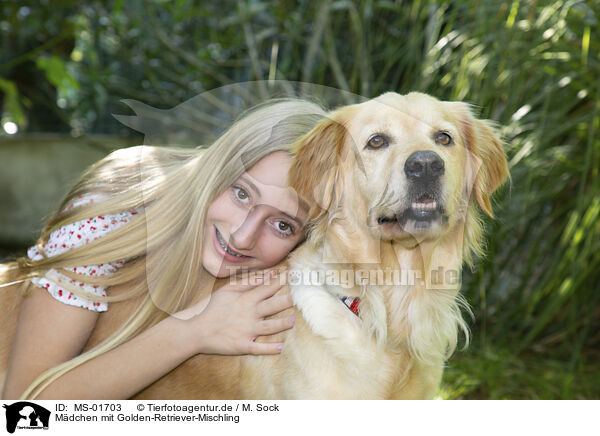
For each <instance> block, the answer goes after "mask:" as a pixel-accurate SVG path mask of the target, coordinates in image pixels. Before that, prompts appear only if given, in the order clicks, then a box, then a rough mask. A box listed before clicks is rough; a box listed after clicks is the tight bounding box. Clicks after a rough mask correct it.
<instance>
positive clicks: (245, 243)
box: [230, 211, 263, 250]
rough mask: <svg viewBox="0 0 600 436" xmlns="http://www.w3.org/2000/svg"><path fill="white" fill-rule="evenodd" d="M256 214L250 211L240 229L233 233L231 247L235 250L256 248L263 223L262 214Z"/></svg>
mask: <svg viewBox="0 0 600 436" xmlns="http://www.w3.org/2000/svg"><path fill="white" fill-rule="evenodd" d="M254 212H255V211H250V213H248V215H247V216H246V217H245V219H244V220H243V221H242V222H241V223H240V225H239V227H237V228H235V230H233V231H232V232H231V235H230V245H231V246H232V248H233V249H234V250H235V249H236V248H237V249H239V250H251V249H252V248H253V247H254V244H255V243H256V240H257V238H258V236H259V234H260V230H261V226H262V221H263V220H262V217H261V216H260V214H259V213H254Z"/></svg>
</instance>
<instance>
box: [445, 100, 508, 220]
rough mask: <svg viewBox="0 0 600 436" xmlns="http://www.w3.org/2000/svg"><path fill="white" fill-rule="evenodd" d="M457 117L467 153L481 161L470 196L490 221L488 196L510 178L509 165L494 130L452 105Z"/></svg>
mask: <svg viewBox="0 0 600 436" xmlns="http://www.w3.org/2000/svg"><path fill="white" fill-rule="evenodd" d="M451 104H452V105H453V106H454V108H455V109H458V111H459V113H460V119H459V128H460V131H461V135H462V137H463V140H464V143H465V146H466V147H467V149H468V151H469V152H470V153H472V154H473V156H475V157H476V158H477V159H478V160H480V167H479V169H478V171H477V174H476V175H475V176H474V185H473V191H472V192H473V193H474V194H475V200H476V201H477V204H478V205H479V207H480V208H481V210H482V211H483V212H485V213H486V214H487V215H489V216H490V217H493V216H494V215H493V212H492V204H491V202H490V196H491V195H492V193H493V192H494V191H495V190H496V189H498V188H499V187H500V186H501V185H502V184H503V183H504V182H505V181H506V179H507V178H508V177H509V172H508V162H507V161H506V154H505V153H504V149H503V146H502V141H501V140H500V138H499V137H498V134H497V133H496V131H495V128H494V127H493V126H492V125H491V123H490V122H489V121H485V120H478V119H476V118H475V117H474V116H473V114H472V112H471V109H470V107H469V106H468V105H467V104H465V103H458V102H453V103H451Z"/></svg>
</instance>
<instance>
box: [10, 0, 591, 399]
mask: <svg viewBox="0 0 600 436" xmlns="http://www.w3.org/2000/svg"><path fill="white" fill-rule="evenodd" d="M599 16H600V2H598V1H596V0H593V1H576V0H575V1H551V0H512V1H500V0H487V1H486V0H464V1H450V2H441V1H418V0H413V1H410V0H407V1H376V0H371V1H345V0H339V1H332V0H321V1H287V0H280V1H276V0H271V1H269V0H241V1H230V0H222V1H202V2H200V1H197V2H196V1H190V0H177V1H164V0H151V1H142V0H131V1H125V0H120V1H119V0H108V1H105V0H103V1H90V0H78V1H66V0H62V1H61V0H52V1H50V0H37V1H35V2H28V1H22V0H14V1H11V0H3V1H2V2H1V3H0V107H1V109H2V113H1V120H0V259H4V260H6V259H8V258H12V257H13V256H20V255H23V254H24V249H25V248H26V247H27V246H28V245H29V244H31V243H32V242H33V241H34V240H35V239H36V237H37V234H38V232H39V231H40V229H41V227H42V224H43V220H44V218H45V217H46V216H47V215H48V214H49V213H50V211H51V209H52V207H55V206H57V202H58V200H59V199H60V198H61V196H62V195H64V193H65V192H66V190H67V188H68V187H69V185H70V184H71V183H73V182H74V180H75V178H76V177H77V175H78V174H79V173H80V172H81V171H82V170H83V169H84V168H85V167H86V166H87V165H89V164H90V163H92V162H94V161H96V160H98V159H100V158H102V157H103V156H104V155H106V154H107V153H109V152H110V151H111V150H114V149H116V148H120V147H126V146H129V145H134V144H139V143H141V142H142V141H143V139H144V137H143V135H141V134H140V133H139V132H136V131H135V130H132V129H130V128H128V127H126V126H125V125H123V124H122V123H120V122H119V121H117V120H116V119H115V118H114V117H113V115H112V114H122V115H131V114H132V112H131V109H130V108H129V107H128V106H126V105H125V104H123V103H122V102H121V100H123V99H134V100H137V101H140V102H143V103H145V104H147V105H150V106H153V107H156V108H159V109H170V108H173V107H175V106H177V105H178V104H180V103H182V102H184V101H186V100H188V99H190V98H192V97H194V96H196V95H198V94H199V93H202V92H204V91H207V90H211V89H214V88H218V87H221V86H224V85H228V84H230V83H234V82H244V81H250V80H291V81H301V82H312V83H316V84H320V85H326V86H330V87H334V88H338V89H341V90H344V91H349V92H352V93H355V94H359V95H361V96H364V97H373V96H376V95H378V94H380V93H382V92H385V91H390V90H391V91H396V92H399V93H406V92H409V91H421V92H426V93H430V94H433V95H434V96H436V97H438V98H440V99H446V100H463V101H467V102H470V103H472V104H474V105H475V108H476V112H478V113H479V114H480V115H481V117H484V118H489V119H492V120H495V121H496V122H498V123H499V125H500V126H501V131H502V134H503V135H504V139H505V140H506V151H507V154H508V157H509V162H510V170H511V173H512V183H511V185H510V186H509V187H506V188H505V189H503V190H501V192H499V193H498V194H497V195H496V197H495V198H496V209H495V211H496V220H487V253H488V254H487V257H486V258H485V259H481V260H480V261H479V262H478V264H477V265H476V266H475V268H474V269H473V270H466V271H464V273H463V282H464V293H465V295H466V297H467V300H468V301H469V302H470V304H471V305H472V307H473V312H474V314H475V317H474V318H473V319H471V320H470V321H469V324H470V326H471V330H472V342H471V344H470V345H469V347H468V348H466V349H464V350H459V351H457V352H456V353H455V355H454V356H453V357H452V359H450V361H449V362H448V367H447V369H446V371H445V374H444V381H443V385H442V388H441V389H440V392H439V397H440V398H449V399H474V398H476V399H505V398H507V399H559V398H560V399H580V398H581V399H583V398H586V399H589V398H596V399H598V398H600V328H599V327H600V321H599V320H600V304H599V298H600V284H599V283H600V220H599V213H600V181H599V178H598V170H599V167H600V131H599V129H600V114H599V105H600V101H599V100H600V99H599V96H600V62H599V57H598V52H599V49H600V38H599V32H600V28H599V27H598V18H599Z"/></svg>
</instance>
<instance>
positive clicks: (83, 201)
mask: <svg viewBox="0 0 600 436" xmlns="http://www.w3.org/2000/svg"><path fill="white" fill-rule="evenodd" d="M106 199H107V196H106V195H103V194H90V195H86V196H79V197H76V198H74V199H73V200H72V201H71V202H70V203H68V204H67V206H66V207H65V210H71V209H74V208H77V207H81V206H84V205H89V204H91V203H100V202H102V201H103V200H106ZM140 212H141V210H140V209H132V210H124V211H122V212H119V213H115V214H106V215H98V216H94V217H90V218H87V219H84V220H81V221H74V222H72V223H70V224H67V225H65V226H63V227H61V228H59V229H57V230H54V231H53V232H52V233H51V234H50V236H49V237H48V242H47V243H46V244H45V246H44V252H45V254H46V256H47V257H53V256H57V255H59V254H62V253H64V252H66V251H68V250H71V249H73V248H78V247H81V246H83V245H85V244H87V243H90V242H92V241H95V240H96V239H98V238H101V237H102V236H104V235H106V234H108V233H110V232H112V231H115V230H117V229H119V228H121V227H123V226H124V225H125V224H127V223H128V222H130V221H131V220H132V219H133V218H135V217H136V216H137V215H139V214H140ZM30 250H32V252H31V253H30V252H29V251H28V254H30V256H29V257H31V255H34V256H35V255H36V253H35V251H36V250H37V251H38V253H39V249H37V247H31V248H30ZM40 255H41V253H40ZM31 258H32V259H33V260H38V259H37V258H33V257H31Z"/></svg>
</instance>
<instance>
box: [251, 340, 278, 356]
mask: <svg viewBox="0 0 600 436" xmlns="http://www.w3.org/2000/svg"><path fill="white" fill-rule="evenodd" d="M282 348H283V343H282V342H272V343H269V342H250V343H249V344H248V353H247V354H279V353H281V349H282Z"/></svg>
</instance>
